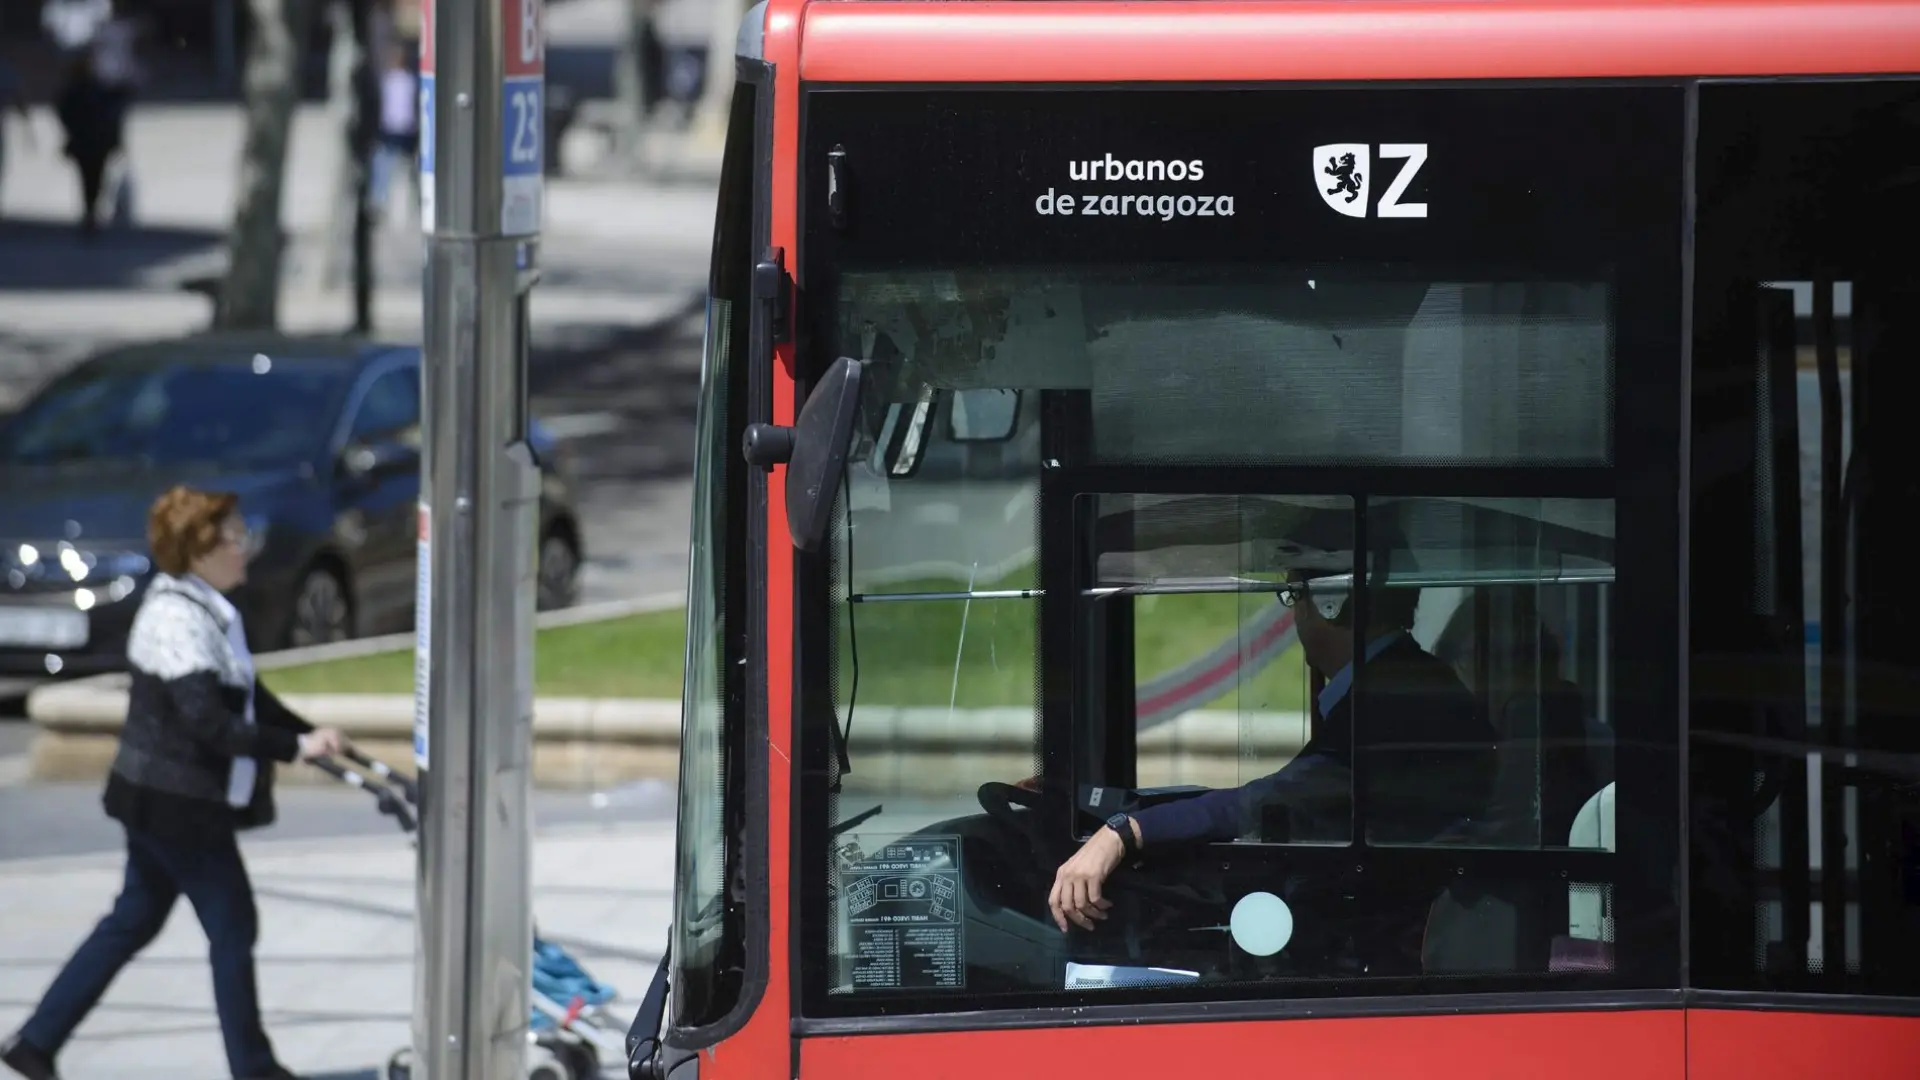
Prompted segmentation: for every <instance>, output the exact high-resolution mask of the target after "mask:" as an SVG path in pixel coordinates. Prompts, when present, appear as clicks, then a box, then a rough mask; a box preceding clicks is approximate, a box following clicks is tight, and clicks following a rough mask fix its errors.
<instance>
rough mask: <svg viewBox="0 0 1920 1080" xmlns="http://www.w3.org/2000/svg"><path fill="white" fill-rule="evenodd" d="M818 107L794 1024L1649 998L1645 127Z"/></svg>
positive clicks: (1669, 413)
mask: <svg viewBox="0 0 1920 1080" xmlns="http://www.w3.org/2000/svg"><path fill="white" fill-rule="evenodd" d="M816 105H817V107H816V112H815V113H813V114H811V115H813V116H814V117H815V118H816V120H815V122H812V123H811V124H810V129H809V130H810V134H809V140H810V146H811V147H812V151H813V152H817V159H818V160H821V161H823V162H824V161H827V160H829V157H830V155H829V151H832V150H835V149H838V150H840V151H841V152H842V153H841V156H840V158H839V159H838V160H840V161H842V162H843V163H844V164H843V165H842V171H843V172H844V173H845V174H846V188H847V190H848V195H847V197H846V199H845V201H844V204H843V206H842V207H841V210H840V216H839V217H838V218H837V219H836V218H835V217H833V216H832V215H830V214H827V213H824V212H823V213H820V214H818V215H816V216H814V217H812V218H810V219H809V220H810V225H809V232H808V237H809V243H808V252H809V255H808V258H809V260H810V262H809V266H808V282H809V292H810V295H812V296H814V297H816V298H819V297H824V298H826V299H825V301H824V302H822V301H819V300H816V302H815V310H814V311H813V313H812V332H811V334H810V336H809V338H808V341H809V343H810V344H809V350H810V353H803V356H807V357H808V359H807V360H806V362H805V363H806V365H807V366H808V370H809V371H810V372H818V371H820V370H824V369H825V367H826V366H827V365H828V364H830V363H832V362H834V361H835V359H836V358H839V357H847V358H851V359H853V360H857V361H861V362H863V364H864V369H863V373H864V376H865V378H864V384H863V390H862V401H861V412H860V416H859V420H858V423H857V425H856V427H857V431H856V434H855V436H854V440H853V444H852V447H851V450H850V454H849V458H848V465H847V468H846V475H845V478H844V498H843V499H842V500H841V501H840V509H839V514H840V519H839V522H838V524H837V526H836V529H835V531H834V532H833V534H832V536H831V538H830V540H829V542H828V543H827V544H826V545H825V550H824V551H823V552H822V553H820V554H819V555H811V556H808V557H807V558H805V559H803V560H802V563H801V566H800V569H799V570H798V581H799V584H800V585H801V587H802V593H801V595H802V596H803V597H804V596H807V595H810V594H811V595H817V596H820V597H823V598H824V602H823V603H814V604H809V603H808V602H807V601H805V600H803V601H802V603H801V609H800V615H799V620H800V622H799V625H798V626H797V627H796V632H797V633H798V634H799V635H800V638H801V640H802V642H803V643H806V642H818V643H822V644H824V645H826V646H827V647H825V648H822V647H819V646H818V645H815V646H812V647H809V646H807V645H805V644H803V646H802V650H801V662H800V665H799V671H798V677H799V678H800V679H801V680H802V685H803V687H811V688H813V689H812V690H811V691H806V690H803V696H804V695H806V694H812V695H814V696H813V697H812V698H810V700H813V701H814V702H815V704H814V705H813V706H812V707H810V708H808V709H806V710H805V716H804V717H803V722H804V723H805V724H807V725H808V726H807V727H806V728H804V729H803V732H802V738H801V749H802V756H803V759H804V762H803V769H802V773H801V775H802V776H803V777H805V778H809V779H808V782H805V783H803V784H802V785H801V791H800V796H801V807H800V812H801V816H802V836H803V838H807V839H805V841H804V843H805V844H807V845H809V846H808V847H807V848H806V849H805V853H804V858H803V861H802V864H801V870H802V872H803V873H804V874H807V875H809V876H808V877H806V878H805V879H804V880H803V881H802V882H801V883H800V886H799V891H800V894H801V903H802V906H803V911H804V912H806V913H807V916H806V918H805V919H804V920H803V923H804V926H803V948H804V949H805V950H806V952H807V955H808V956H809V957H811V958H818V959H817V962H815V961H811V960H810V962H809V965H808V968H807V979H808V982H807V985H806V986H805V988H804V989H805V994H804V995H803V998H804V1007H805V1008H806V1010H807V1011H808V1013H809V1014H810V1015H821V1016H862V1015H874V1014H878V1013H892V1012H902V1011H905V1012H946V1011H952V1010H965V1009H972V1008H983V1007H1007V1008H1012V1007H1041V1006H1046V1005H1050V1004H1052V1005H1057V1004H1062V1003H1064V1002H1066V1001H1074V1000H1078V1001H1083V1002H1086V1003H1089V1004H1104V1003H1113V1004H1120V1003H1125V1002H1130V1001H1142V1002H1144V1001H1167V1000H1181V999H1183V998H1184V999H1186V1000H1208V999H1220V998H1245V997H1248V996H1266V997H1273V996H1280V997H1289V996H1309V997H1310V996H1325V995H1330V994H1386V993H1431V992H1433V988H1434V985H1435V984H1434V980H1435V979H1444V980H1447V985H1449V986H1453V987H1457V988H1459V989H1461V990H1466V989H1478V990H1482V991H1488V992H1530V991H1534V990H1542V989H1552V988H1565V987H1569V986H1582V985H1586V986H1595V985H1597V986H1605V987H1609V988H1624V987H1638V986H1664V985H1671V984H1672V979H1673V978H1674V964H1675V962H1676V957H1677V948H1676V943H1675V940H1674V938H1673V931H1674V926H1675V921H1674V919H1675V915H1674V912H1673V908H1672V903H1671V895H1672V893H1671V872H1672V866H1673V862H1674V859H1675V857H1676V852H1675V847H1676V837H1677V831H1678V828H1677V824H1676V822H1677V807H1675V804H1674V797H1673V794H1672V793H1673V792H1674V790H1675V789H1676V788H1675V783H1676V782H1675V781H1674V780H1673V779H1672V778H1671V775H1670V773H1666V772H1663V770H1666V769H1668V768H1670V766H1671V762H1672V760H1674V759H1673V755H1672V750H1671V747H1672V745H1673V743H1674V740H1675V738H1676V734H1675V733H1676V731H1677V718H1676V716H1675V714H1674V711H1673V703H1672V701H1671V700H1670V699H1667V698H1664V697H1662V696H1661V695H1659V694H1658V693H1657V692H1656V691H1655V690H1654V687H1657V686H1658V685H1660V682H1659V680H1660V678H1661V676H1658V675H1657V674H1655V673H1657V672H1661V671H1666V672H1671V671H1672V670H1673V668H1674V667H1675V663H1676V661H1675V656H1676V654H1677V647H1676V646H1675V643H1674V637H1673V631H1672V628H1671V627H1670V626H1667V625H1659V626H1646V627H1643V626H1639V625H1636V626H1635V627H1634V629H1633V632H1632V633H1626V632H1623V630H1622V628H1621V616H1620V614H1619V613H1620V612H1621V611H1627V610H1633V611H1655V610H1660V609H1661V608H1660V605H1663V604H1664V605H1671V602H1672V598H1673V590H1672V587H1671V584H1670V583H1671V581H1672V575H1671V572H1670V570H1667V569H1665V568H1667V567H1670V566H1671V565H1672V560H1673V559H1674V558H1675V557H1676V556H1675V550H1676V549H1675V546H1674V545H1675V543H1676V541H1675V539H1674V537H1673V536H1672V534H1671V532H1670V528H1671V522H1672V519H1673V511H1672V507H1673V506H1674V505H1675V500H1677V498H1678V494H1677V491H1676V490H1675V488H1674V487H1673V486H1672V481H1671V477H1672V475H1673V470H1672V466H1671V462H1672V461H1673V459H1674V456H1675V455H1676V454H1677V445H1678V437H1677V414H1676V412H1675V411H1674V410H1672V409H1671V408H1667V407H1664V406H1661V405H1660V404H1659V401H1658V400H1657V399H1656V398H1654V397H1647V396H1641V397H1627V396H1624V395H1623V394H1622V393H1620V390H1619V388H1621V387H1623V386H1640V385H1654V384H1655V383H1657V382H1659V381H1660V380H1668V381H1670V380H1671V372H1672V371H1674V370H1676V369H1677V364H1678V358H1679V341H1680V336H1679V335H1680V325H1679V320H1678V316H1677V310H1678V306H1677V304H1675V303H1674V301H1673V297H1674V296H1676V295H1677V294H1678V291H1679V288H1680V285H1679V266H1678V261H1677V251H1678V248H1677V246H1676V245H1675V244H1674V243H1673V242H1672V239H1671V238H1672V237H1673V236H1674V235H1677V230H1678V228H1679V222H1678V216H1677V215H1678V212H1679V206H1680V202H1679V200H1678V198H1677V197H1676V195H1675V193H1677V192H1678V190H1679V182H1678V166H1679V159H1678V157H1677V155H1671V154H1669V155H1665V156H1663V155H1660V154H1657V153H1650V154H1648V155H1641V156H1635V155H1628V154H1623V153H1622V152H1621V151H1620V149H1619V146H1618V145H1614V146H1613V148H1612V149H1605V150H1603V149H1602V148H1601V146H1600V144H1599V143H1597V142H1594V141H1593V140H1592V139H1591V138H1589V136H1591V135H1593V134H1594V133H1596V132H1600V131H1608V130H1616V129H1617V130H1619V131H1621V132H1625V131H1627V130H1632V131H1633V132H1635V133H1636V134H1635V135H1634V136H1633V137H1634V138H1636V139H1644V138H1651V137H1652V135H1653V134H1654V133H1655V132H1659V133H1661V134H1660V137H1661V138H1666V137H1668V136H1671V137H1672V139H1673V143H1672V145H1676V146H1677V145H1679V142H1680V138H1679V131H1678V128H1677V126H1676V123H1677V120H1678V117H1679V115H1680V114H1679V111H1678V109H1677V105H1678V98H1677V97H1673V96H1670V95H1667V94H1666V93H1665V92H1664V91H1658V90H1641V89H1626V88H1615V89H1606V90H1587V91H1582V90H1572V89H1553V90H1528V91H1525V92H1519V91H1513V92H1494V91H1486V90H1478V89H1475V90H1459V91H1447V92H1434V93H1422V94H1409V93H1407V92H1403V91H1387V90H1364V91H1362V90H1356V91H1353V92H1347V91H1339V92H1333V91H1326V90H1304V89H1289V88H1270V89H1263V90H1260V91H1257V92H1253V91H1250V92H1246V93H1239V92H1226V91H1220V92H1198V91H1196V92H1193V93H1187V94H1183V93H1180V92H1173V91H1165V92H1162V91H1140V92H1136V93H1128V94H1125V95H1108V94H1103V93H1092V92H1089V93H1077V94H1047V93H1044V92H1038V91H1036V92H1034V93H1030V94H1020V93H1012V92H967V91H927V92H925V93H900V94H859V95H833V94H823V95H821V96H820V99H819V101H818V102H817V103H816ZM1251 130H1260V131H1263V132H1271V133H1273V137H1272V138H1271V139H1263V140H1256V141H1255V142H1252V143H1250V142H1249V141H1248V140H1247V138H1246V137H1245V135H1246V132H1248V131H1251ZM1575 131H1578V132H1579V133H1580V135H1579V137H1578V138H1575V137H1574V136H1573V135H1572V133H1573V132H1575ZM1367 132H1377V133H1378V134H1375V135H1367V136H1366V137H1367V138H1370V139H1373V140H1375V141H1373V142H1367V143H1362V142H1349V141H1348V140H1350V139H1356V138H1358V137H1359V136H1360V135H1361V134H1364V133H1367ZM1622 137H1623V138H1625V137H1626V136H1625V135H1623V136H1622ZM1649 145H1652V144H1649ZM975 146H992V147H994V152H993V153H991V154H988V153H980V154H974V153H972V152H971V151H969V150H968V149H967V148H968V147H975ZM936 148H937V151H938V153H939V154H940V155H941V156H942V162H943V165H942V167H941V168H940V169H933V168H932V167H931V158H930V155H932V154H933V153H934V152H935V150H936ZM916 155H926V156H925V157H921V156H916ZM1348 155H1351V156H1352V162H1351V165H1352V168H1351V169H1349V168H1348V164H1349V163H1348ZM1182 162H1184V163H1185V165H1184V167H1183V168H1181V169H1178V170H1176V169H1175V168H1174V165H1175V164H1178V163H1182ZM1309 165H1311V166H1312V168H1311V169H1310V170H1309V169H1308V168H1307V166H1309ZM1176 173H1178V174H1179V175H1176ZM1196 173H1198V174H1199V175H1196ZM1296 181H1297V182H1296ZM1109 195H1111V196H1112V198H1111V199H1109V198H1108V196H1109ZM1162 195H1168V196H1169V199H1165V200H1163V199H1162V198H1161V196H1162ZM1187 196H1192V199H1193V206H1194V209H1195V213H1194V214H1193V215H1192V216H1190V217H1189V216H1182V213H1181V207H1183V206H1185V205H1186V197H1187ZM1202 196H1205V197H1208V198H1210V199H1211V200H1212V207H1213V210H1214V215H1213V216H1212V217H1211V218H1209V217H1207V216H1204V215H1203V214H1201V213H1200V212H1199V210H1200V207H1201V204H1202V203H1203V202H1204V201H1205V200H1204V199H1203V198H1202ZM1036 200H1038V201H1037V202H1036ZM1109 202H1111V203H1112V204H1113V205H1112V207H1111V210H1112V211H1114V212H1109V209H1110V208H1109V207H1108V205H1107V204H1108V203H1109ZM1069 203H1070V204H1072V205H1073V206H1074V208H1075V209H1074V212H1073V214H1071V215H1065V214H1063V213H1062V211H1061V207H1062V206H1063V205H1067V204H1069ZM1163 203H1164V204H1166V205H1168V206H1170V207H1171V209H1172V214H1171V216H1169V215H1167V214H1162V213H1160V212H1159V211H1160V210H1161V209H1162V208H1163ZM1223 207H1228V208H1230V209H1231V214H1230V215H1229V216H1227V217H1224V218H1223V217H1222V216H1221V213H1222V208H1223ZM1049 208H1050V209H1051V211H1052V212H1051V213H1049V212H1048V210H1049ZM1123 208H1130V210H1128V211H1127V212H1121V211H1122V210H1123ZM1143 208H1151V209H1152V210H1153V211H1154V212H1153V213H1151V214H1148V213H1145V212H1143ZM956 213H960V214H962V215H963V216H962V220H961V221H960V223H958V224H956V223H955V219H954V216H953V215H954V214H956ZM1657 372H1665V373H1666V374H1656V373H1657ZM1640 380H1647V381H1646V382H1642V381H1640ZM1625 477H1639V478H1642V479H1641V480H1640V481H1638V482H1637V483H1636V484H1632V485H1629V484H1626V483H1624V482H1623V478H1625ZM1648 477H1653V478H1656V479H1654V480H1647V479H1645V478H1648ZM1663 485H1665V486H1663ZM1623 671H1633V672H1636V673H1637V674H1636V679H1635V680H1626V679H1623V678H1621V673H1622V672H1623ZM1669 685H1670V684H1669ZM829 695H830V698H829ZM1616 790H1620V791H1627V792H1630V793H1631V797H1632V798H1633V800H1635V803H1634V805H1635V806H1636V807H1637V810H1636V815H1634V816H1631V817H1630V818H1629V819H1628V820H1629V822H1630V824H1629V825H1628V826H1626V827H1625V831H1623V832H1622V834H1621V835H1620V836H1619V837H1618V838H1616V837H1615V835H1614V826H1613V821H1614V819H1613V816H1612V814H1611V809H1610V808H1611V806H1612V804H1613V802H1612V801H1613V799H1614V798H1615V792H1616ZM1642 811H1643V812H1642ZM1115 813H1122V814H1125V815H1128V817H1127V818H1124V819H1122V820H1123V821H1124V822H1125V824H1124V825H1122V826H1119V827H1117V828H1115V829H1109V827H1108V826H1107V824H1106V823H1107V821H1108V819H1109V818H1110V817H1112V815H1114V814H1115ZM1120 829H1124V830H1126V831H1125V832H1124V833H1122V832H1121V831H1119V830H1120ZM1122 836H1124V837H1125V839H1122ZM1096 890H1097V893H1098V895H1097V898H1096V896H1095V893H1096ZM808 935H810V936H808Z"/></svg>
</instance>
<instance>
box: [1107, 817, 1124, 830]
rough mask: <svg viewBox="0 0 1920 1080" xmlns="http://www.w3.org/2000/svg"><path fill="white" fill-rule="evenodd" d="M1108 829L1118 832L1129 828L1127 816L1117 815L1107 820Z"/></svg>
mask: <svg viewBox="0 0 1920 1080" xmlns="http://www.w3.org/2000/svg"><path fill="white" fill-rule="evenodd" d="M1107 827H1108V828H1110V829H1113V830H1114V831H1116V832H1118V831H1119V830H1122V829H1125V828H1126V827H1127V815H1125V814H1115V815H1113V816H1112V817H1110V818H1108V819H1107Z"/></svg>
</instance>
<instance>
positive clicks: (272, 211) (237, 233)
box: [214, 0, 311, 330]
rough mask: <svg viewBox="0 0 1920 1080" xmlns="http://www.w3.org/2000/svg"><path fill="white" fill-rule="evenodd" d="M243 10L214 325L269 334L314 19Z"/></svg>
mask: <svg viewBox="0 0 1920 1080" xmlns="http://www.w3.org/2000/svg"><path fill="white" fill-rule="evenodd" d="M247 7H248V10H249V11H250V12H251V13H252V16H253V20H252V21H253V34H252V39H251V40H250V41H249V42H248V45H247V66H246V73H245V75H244V80H243V87H244V96H245V108H246V114H247V133H246V141H245V143H244V144H243V145H242V147H241V151H240V187H239V197H238V199H237V200H236V202H237V205H236V206H235V207H234V213H233V226H232V228H231V230H230V231H229V232H228V234H227V277H226V281H225V282H224V283H223V284H222V286H221V289H220V303H219V305H218V307H217V309H216V311H215V312H214V325H215V326H216V327H218V328H221V329H228V330H272V329H275V328H277V326H278V323H279V307H280V261H281V253H282V251H283V249H284V247H285V243H284V234H283V232H282V226H281V221H280V193H281V189H282V187H283V186H284V181H285V178H286V168H287V143H288V137H289V135H291V133H292V128H293V114H294V106H295V105H296V104H298V102H299V98H300V81H301V80H300V75H301V62H302V61H303V60H304V59H305V57H306V44H307V29H308V27H309V26H310V25H311V19H310V18H309V11H310V8H309V4H308V0H247Z"/></svg>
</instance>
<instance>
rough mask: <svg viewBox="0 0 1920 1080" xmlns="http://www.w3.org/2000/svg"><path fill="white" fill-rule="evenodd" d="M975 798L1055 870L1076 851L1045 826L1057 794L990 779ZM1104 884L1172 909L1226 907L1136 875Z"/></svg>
mask: <svg viewBox="0 0 1920 1080" xmlns="http://www.w3.org/2000/svg"><path fill="white" fill-rule="evenodd" d="M979 799H980V808H981V809H983V810H985V811H986V812H987V816H988V817H990V818H992V819H993V820H995V821H997V822H999V823H1001V824H1002V825H1005V826H1007V827H1008V828H1010V829H1012V830H1013V831H1015V832H1016V833H1018V834H1020V835H1023V836H1025V837H1026V838H1027V840H1028V842H1029V843H1031V844H1032V845H1033V850H1034V852H1035V854H1037V855H1039V856H1040V857H1041V858H1043V859H1046V860H1047V861H1048V865H1049V866H1050V867H1054V868H1057V867H1058V866H1059V865H1060V864H1061V863H1064V862H1066V861H1067V860H1068V859H1069V858H1071V857H1072V856H1073V853H1074V851H1075V850H1077V848H1076V846H1075V845H1074V844H1073V842H1072V841H1071V839H1069V838H1068V837H1067V836H1065V835H1059V834H1055V833H1053V832H1051V831H1049V830H1048V829H1047V827H1046V822H1047V820H1048V819H1049V817H1050V815H1048V814H1047V813H1045V810H1046V808H1047V804H1048V803H1049V802H1057V801H1058V800H1059V799H1060V796H1059V795H1048V794H1046V793H1045V792H1039V791H1032V790H1029V789H1027V788H1023V787H1016V786H1015V785H1013V784H1002V783H1000V782H998V781H991V780H990V781H988V782H987V783H984V784H981V785H980V791H979ZM1016 806H1018V807H1023V808H1024V812H1021V811H1016V810H1015V809H1014V807H1016ZM1108 882H1109V884H1110V887H1111V888H1112V889H1114V890H1115V891H1124V892H1131V893H1133V894H1134V895H1136V896H1138V897H1140V898H1141V899H1148V900H1157V901H1159V902H1160V903H1162V904H1167V905H1171V906H1175V907H1180V908H1191V907H1194V906H1196V905H1203V906H1204V905H1215V904H1217V905H1219V906H1220V907H1222V908H1225V907H1226V906H1227V904H1226V899H1225V897H1224V896H1209V895H1207V894H1206V892H1204V891H1203V890H1201V889H1198V888H1196V887H1193V886H1175V885H1162V884H1159V883H1158V882H1153V881H1149V880H1146V879H1145V878H1143V877H1141V876H1140V875H1137V874H1115V875H1114V876H1113V877H1111V878H1109V879H1108Z"/></svg>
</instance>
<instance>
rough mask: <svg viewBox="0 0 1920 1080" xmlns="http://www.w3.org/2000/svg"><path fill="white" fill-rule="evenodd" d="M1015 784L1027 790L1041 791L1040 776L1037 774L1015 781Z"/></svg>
mask: <svg viewBox="0 0 1920 1080" xmlns="http://www.w3.org/2000/svg"><path fill="white" fill-rule="evenodd" d="M1013 786H1014V787H1017V788H1022V789H1024V790H1026V791H1039V790H1040V778H1039V777H1037V776H1029V777H1027V778H1026V779H1025V780H1019V781H1015V783H1014V785H1013Z"/></svg>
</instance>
